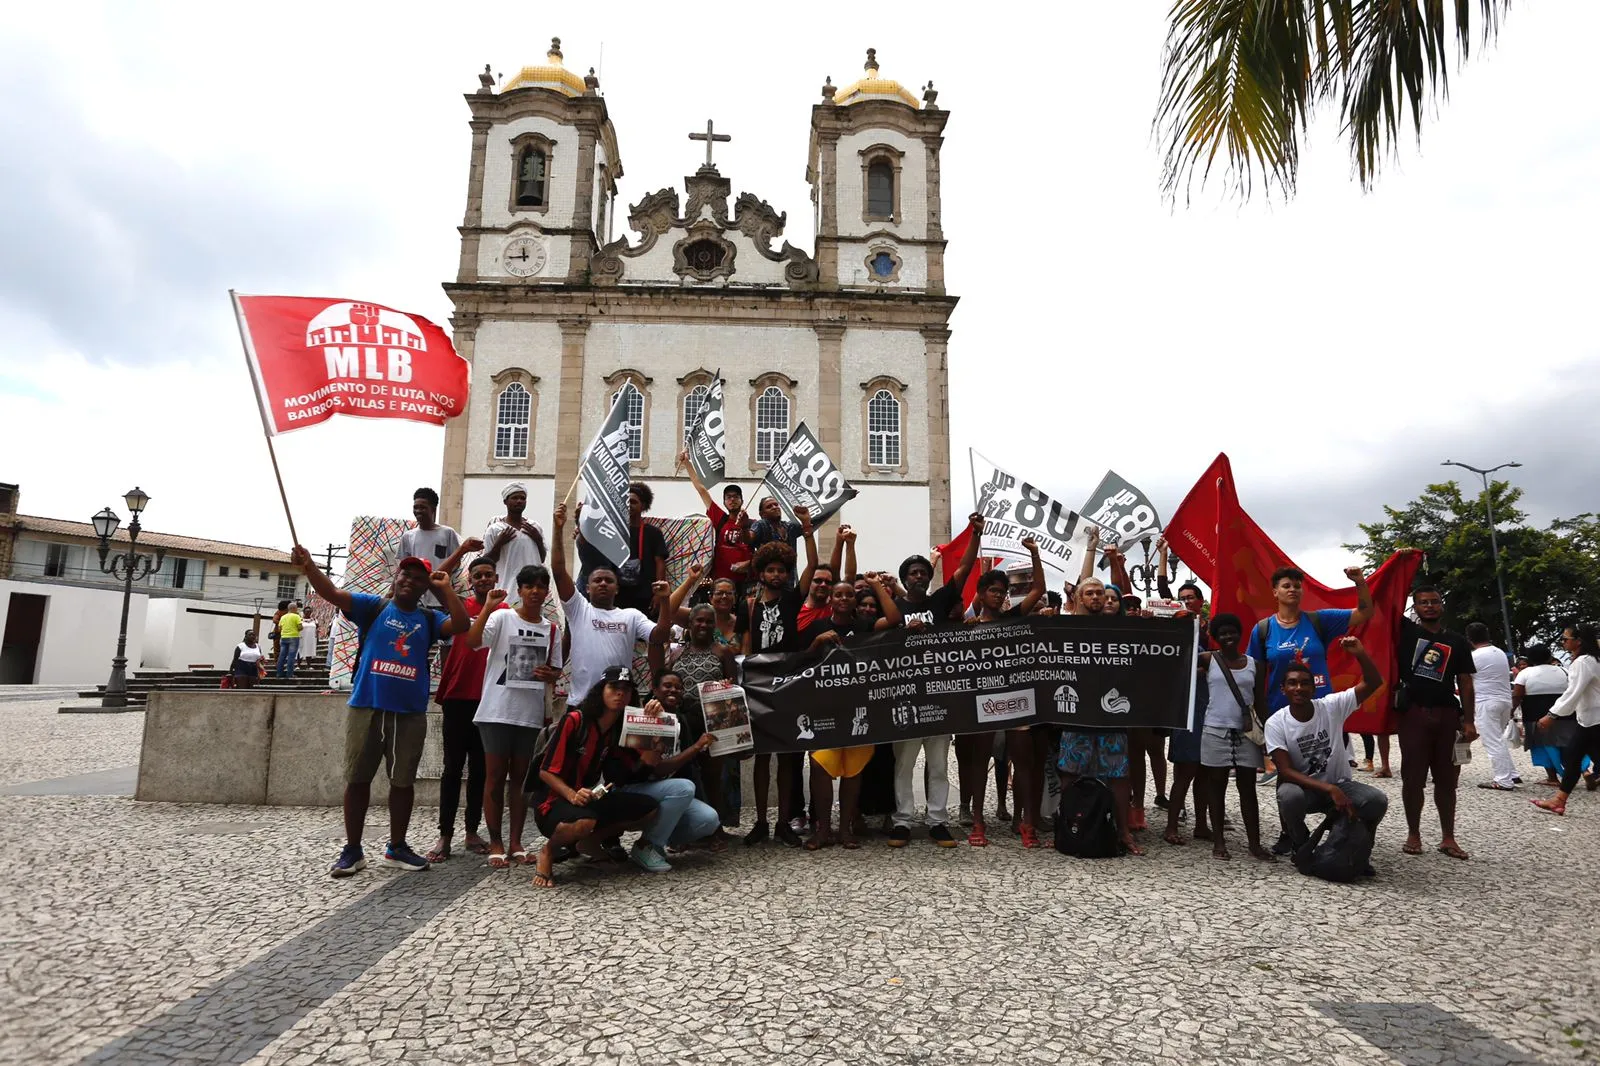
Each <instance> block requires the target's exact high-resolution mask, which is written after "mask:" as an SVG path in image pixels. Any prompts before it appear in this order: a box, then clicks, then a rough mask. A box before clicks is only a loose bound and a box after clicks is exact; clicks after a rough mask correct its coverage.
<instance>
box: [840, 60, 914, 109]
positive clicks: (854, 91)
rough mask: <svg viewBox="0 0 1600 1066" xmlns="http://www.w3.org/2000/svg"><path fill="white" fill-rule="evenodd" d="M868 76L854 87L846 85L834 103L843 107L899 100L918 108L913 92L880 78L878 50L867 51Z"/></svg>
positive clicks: (866, 66)
mask: <svg viewBox="0 0 1600 1066" xmlns="http://www.w3.org/2000/svg"><path fill="white" fill-rule="evenodd" d="M865 68H866V72H867V76H866V77H864V78H862V79H861V80H860V81H858V82H856V83H854V84H853V85H846V86H845V87H844V88H843V89H840V90H839V91H838V92H836V93H835V94H834V96H833V102H834V103H835V104H839V105H841V106H847V105H849V104H859V103H861V102H862V101H863V100H898V101H899V102H900V103H902V104H908V105H910V106H911V107H916V106H917V98H916V97H915V96H913V95H911V91H910V90H909V89H907V88H906V87H905V86H904V85H901V84H900V83H899V82H897V81H894V80H893V79H890V78H880V77H878V50H877V49H876V48H868V49H867V62H866V64H865Z"/></svg>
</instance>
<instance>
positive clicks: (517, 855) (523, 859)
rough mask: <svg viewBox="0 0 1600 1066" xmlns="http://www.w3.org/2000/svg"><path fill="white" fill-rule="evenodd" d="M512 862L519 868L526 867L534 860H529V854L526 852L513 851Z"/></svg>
mask: <svg viewBox="0 0 1600 1066" xmlns="http://www.w3.org/2000/svg"><path fill="white" fill-rule="evenodd" d="M511 861H512V862H514V863H516V864H517V865H518V866H526V865H528V863H529V862H531V861H532V860H530V859H529V858H528V853H527V852H525V851H513V852H512V853H511Z"/></svg>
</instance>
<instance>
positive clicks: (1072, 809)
mask: <svg viewBox="0 0 1600 1066" xmlns="http://www.w3.org/2000/svg"><path fill="white" fill-rule="evenodd" d="M1116 809H1117V806H1116V797H1114V796H1113V795H1112V794H1111V788H1110V787H1109V786H1108V785H1107V784H1106V783H1105V782H1104V781H1101V780H1100V779H1099V778H1095V777H1080V778H1078V780H1076V781H1074V782H1073V783H1072V784H1070V785H1068V786H1067V787H1066V788H1064V789H1062V790H1061V805H1060V807H1059V808H1058V809H1057V810H1056V850H1057V851H1059V852H1060V853H1061V854H1063V855H1076V856H1078V858H1080V859H1109V858H1112V857H1114V856H1117V855H1120V854H1122V841H1121V839H1120V838H1119V837H1118V835H1117V816H1116Z"/></svg>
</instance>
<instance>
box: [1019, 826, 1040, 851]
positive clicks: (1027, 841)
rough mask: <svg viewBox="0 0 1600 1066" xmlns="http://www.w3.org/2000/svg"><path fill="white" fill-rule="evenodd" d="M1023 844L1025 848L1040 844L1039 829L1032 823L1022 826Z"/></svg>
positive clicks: (1035, 846)
mask: <svg viewBox="0 0 1600 1066" xmlns="http://www.w3.org/2000/svg"><path fill="white" fill-rule="evenodd" d="M1022 846H1023V847H1025V848H1037V847H1038V846H1039V833H1038V830H1036V829H1034V828H1033V826H1031V825H1025V826H1023V827H1022Z"/></svg>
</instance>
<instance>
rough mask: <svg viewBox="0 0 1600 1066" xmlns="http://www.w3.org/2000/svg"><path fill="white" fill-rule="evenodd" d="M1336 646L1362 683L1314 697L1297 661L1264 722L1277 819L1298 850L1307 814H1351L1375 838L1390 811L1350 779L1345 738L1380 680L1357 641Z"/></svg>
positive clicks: (1311, 678)
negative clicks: (1283, 702)
mask: <svg viewBox="0 0 1600 1066" xmlns="http://www.w3.org/2000/svg"><path fill="white" fill-rule="evenodd" d="M1339 643H1340V645H1341V646H1342V647H1343V648H1344V650H1345V651H1346V652H1348V653H1349V654H1350V655H1352V656H1354V657H1355V660H1356V662H1357V663H1359V664H1360V665H1361V681H1360V682H1359V683H1358V684H1357V685H1356V686H1355V687H1354V688H1347V689H1345V690H1344V691H1342V692H1334V693H1331V694H1329V695H1327V696H1324V697H1322V698H1321V699H1313V698H1312V697H1313V694H1314V693H1315V691H1316V678H1315V675H1314V674H1313V673H1312V669H1311V666H1310V664H1309V663H1306V662H1304V661H1303V660H1300V659H1296V660H1295V661H1294V662H1293V663H1290V664H1289V666H1288V668H1287V669H1286V670H1284V672H1283V694H1284V696H1285V697H1286V698H1287V699H1288V701H1289V702H1288V705H1287V706H1286V707H1283V708H1281V709H1280V710H1278V712H1277V713H1275V714H1274V715H1273V716H1272V717H1271V718H1269V719H1267V727H1266V734H1267V755H1268V756H1269V757H1270V758H1271V759H1272V764H1273V768H1274V769H1275V770H1277V772H1278V821H1279V822H1280V823H1281V824H1282V826H1283V831H1284V832H1285V833H1286V834H1288V837H1289V841H1290V843H1291V844H1293V846H1294V847H1297V848H1298V847H1299V846H1300V845H1301V844H1304V843H1305V842H1306V840H1307V839H1308V838H1309V837H1310V832H1309V831H1308V830H1307V829H1306V815H1308V814H1326V813H1327V812H1329V811H1332V810H1338V811H1341V812H1343V813H1344V814H1346V815H1354V816H1355V817H1357V818H1360V819H1361V820H1362V821H1363V822H1365V823H1366V825H1367V828H1368V829H1370V830H1372V832H1373V835H1374V836H1376V835H1377V830H1378V823H1379V822H1381V821H1383V815H1384V812H1385V811H1387V810H1388V809H1389V797H1388V796H1387V795H1386V794H1384V792H1382V791H1381V790H1380V789H1377V788H1374V787H1373V786H1371V785H1367V784H1362V783H1361V782H1359V781H1356V780H1353V779H1352V778H1351V776H1350V762H1349V760H1348V759H1347V758H1346V757H1345V748H1344V738H1343V733H1344V723H1345V720H1346V719H1348V718H1349V717H1350V716H1351V715H1352V714H1355V713H1356V710H1357V708H1359V707H1360V706H1361V704H1362V703H1363V702H1364V701H1365V700H1366V698H1367V697H1368V696H1370V695H1372V694H1373V693H1374V692H1376V691H1377V690H1378V688H1379V686H1380V685H1382V684H1383V678H1382V676H1381V675H1380V674H1379V673H1378V666H1377V664H1376V663H1374V662H1373V661H1372V657H1371V656H1370V655H1368V654H1367V649H1366V648H1365V647H1363V646H1362V644H1361V641H1360V640H1358V639H1357V638H1355V637H1343V638H1341V639H1340V641H1339ZM1369 872H1370V871H1369Z"/></svg>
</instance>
